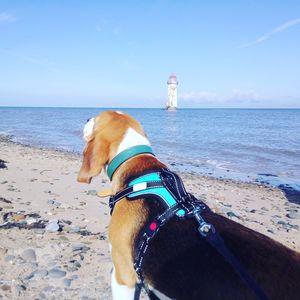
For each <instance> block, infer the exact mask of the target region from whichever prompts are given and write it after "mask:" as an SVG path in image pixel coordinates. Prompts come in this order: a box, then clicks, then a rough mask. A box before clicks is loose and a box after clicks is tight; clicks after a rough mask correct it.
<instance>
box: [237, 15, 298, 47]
mask: <svg viewBox="0 0 300 300" xmlns="http://www.w3.org/2000/svg"><path fill="white" fill-rule="evenodd" d="M298 24H300V18H298V19H293V20H290V21H287V22H286V23H283V24H281V25H280V26H278V27H276V28H274V29H273V30H271V31H270V32H267V33H265V34H264V35H262V36H261V37H259V38H258V39H256V40H255V41H252V42H250V43H247V44H243V45H241V46H240V48H247V47H250V46H254V45H257V44H260V43H262V42H264V41H266V40H268V39H270V38H271V37H272V36H273V35H275V34H277V33H280V32H282V31H285V30H287V29H288V28H290V27H293V26H296V25H298Z"/></svg>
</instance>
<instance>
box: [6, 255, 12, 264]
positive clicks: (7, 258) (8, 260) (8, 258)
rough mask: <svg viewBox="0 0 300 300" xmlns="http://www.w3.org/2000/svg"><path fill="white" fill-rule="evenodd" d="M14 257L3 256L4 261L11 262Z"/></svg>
mask: <svg viewBox="0 0 300 300" xmlns="http://www.w3.org/2000/svg"><path fill="white" fill-rule="evenodd" d="M14 259H15V256H14V255H6V256H5V257H4V261H5V262H10V263H11V262H12V261H13V260H14Z"/></svg>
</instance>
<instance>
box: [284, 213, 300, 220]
mask: <svg viewBox="0 0 300 300" xmlns="http://www.w3.org/2000/svg"><path fill="white" fill-rule="evenodd" d="M286 216H287V217H288V218H290V219H300V213H297V212H290V213H288V214H287V215H286Z"/></svg>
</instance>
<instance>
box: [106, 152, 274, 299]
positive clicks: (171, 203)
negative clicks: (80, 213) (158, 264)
mask: <svg viewBox="0 0 300 300" xmlns="http://www.w3.org/2000/svg"><path fill="white" fill-rule="evenodd" d="M136 147H139V146H136ZM149 148H150V147H149ZM137 150H142V151H144V150H146V149H142V148H141V147H139V149H137ZM147 150H149V149H147ZM150 150H151V148H150ZM150 150H149V152H147V153H151V154H153V153H152V151H150ZM132 152H134V151H132V149H131V151H128V152H127V154H128V153H129V154H130V153H132ZM142 153H145V152H142ZM127 156H128V155H124V156H123V157H122V156H119V159H118V160H119V162H120V161H122V160H123V158H126V157H127ZM120 157H121V159H120ZM131 157H133V156H131ZM126 160H127V159H125V161H126ZM118 167H119V165H117V164H115V165H114V171H115V170H116V169H117V168H118ZM109 169H110V166H108V170H109ZM110 174H111V173H110ZM112 174H113V172H112ZM111 176H112V175H111ZM110 178H111V177H110ZM124 198H127V200H129V201H133V200H136V199H141V198H142V199H146V200H148V199H149V201H150V199H152V201H153V198H155V199H157V200H158V201H160V203H161V204H162V205H163V207H164V209H165V210H164V211H163V213H161V214H160V215H159V216H157V217H155V218H154V219H153V220H151V221H150V222H149V223H147V224H146V225H145V227H144V230H143V232H142V234H141V237H140V238H139V240H138V242H137V247H136V253H135V256H134V268H135V271H136V273H137V276H138V278H139V281H140V282H139V283H138V284H137V286H136V290H135V297H134V299H135V300H138V299H139V298H140V293H141V289H142V287H143V288H144V289H145V291H146V292H147V294H148V296H149V298H150V299H153V300H157V299H159V298H158V297H157V296H156V295H155V294H154V293H153V292H152V291H151V290H150V289H149V287H148V285H147V284H146V282H145V280H144V277H143V272H142V268H143V261H144V258H145V256H146V254H147V249H148V247H149V245H150V243H151V241H152V240H153V238H154V237H155V236H156V234H157V233H158V231H159V230H160V228H161V227H162V226H164V225H165V224H166V223H167V222H168V221H169V220H170V219H172V218H179V219H187V218H194V219H195V220H196V221H197V223H198V232H199V234H200V236H201V237H202V238H205V240H206V241H207V242H208V243H209V244H210V245H211V246H212V247H213V248H215V249H216V250H217V251H218V252H219V253H220V254H221V255H222V256H223V257H224V259H225V260H226V261H227V262H228V263H229V264H230V265H231V266H232V267H233V268H234V270H235V271H236V272H237V273H238V274H239V276H240V277H241V279H242V280H243V281H244V282H245V283H246V284H247V285H248V287H249V288H250V289H252V291H253V292H254V293H255V295H256V297H257V299H263V300H266V299H268V298H267V296H266V295H265V293H264V291H263V290H262V289H261V288H260V287H259V286H258V284H257V283H256V282H255V280H254V279H253V277H252V276H251V275H250V274H249V273H248V272H247V271H246V269H245V268H244V267H243V266H242V265H241V263H240V262H239V261H238V260H237V259H236V258H235V256H234V255H233V254H232V252H231V251H230V250H229V249H228V248H227V247H226V245H225V243H224V241H223V239H222V238H221V236H220V235H219V234H218V232H217V231H216V230H215V228H214V226H213V225H212V224H209V223H207V222H206V221H205V220H204V219H203V217H202V216H201V213H202V212H203V211H204V210H209V207H208V206H207V205H206V204H205V203H203V202H202V201H201V200H199V199H197V198H195V197H194V196H193V195H192V194H190V193H188V192H187V191H186V189H185V187H184V185H183V182H182V180H181V178H180V177H179V176H178V175H177V174H175V173H173V172H171V171H169V170H168V169H163V170H160V171H159V172H148V173H144V174H142V175H140V176H139V177H137V178H135V179H133V180H131V181H130V182H129V183H128V185H127V187H126V188H125V189H124V190H122V191H120V192H118V193H117V194H115V195H114V196H111V197H110V199H109V206H110V209H111V214H112V212H113V209H114V206H115V205H116V203H117V202H118V201H120V200H122V199H124Z"/></svg>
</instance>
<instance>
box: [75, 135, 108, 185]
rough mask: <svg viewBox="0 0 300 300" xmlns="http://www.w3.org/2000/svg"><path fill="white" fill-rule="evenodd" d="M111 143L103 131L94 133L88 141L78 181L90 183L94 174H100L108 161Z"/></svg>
mask: <svg viewBox="0 0 300 300" xmlns="http://www.w3.org/2000/svg"><path fill="white" fill-rule="evenodd" d="M108 155H109V145H108V143H107V142H106V141H105V140H104V139H103V137H102V135H101V133H98V134H96V135H94V136H93V137H92V138H91V139H90V140H89V141H88V143H87V145H86V147H85V149H84V152H83V161H82V165H81V168H80V171H79V175H78V177H77V181H79V182H84V183H90V182H91V180H92V178H93V177H94V176H97V175H98V174H100V172H101V170H102V169H103V167H104V165H105V164H106V163H107V162H108Z"/></svg>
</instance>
